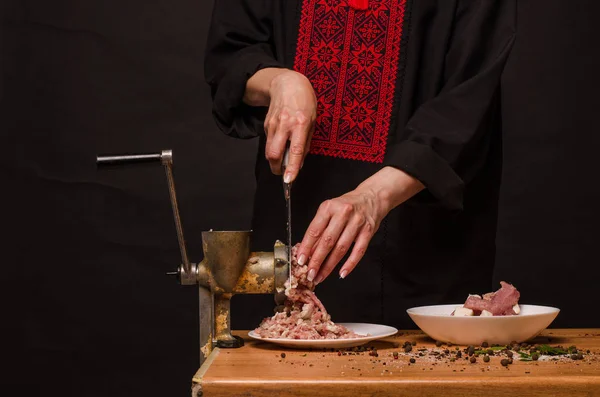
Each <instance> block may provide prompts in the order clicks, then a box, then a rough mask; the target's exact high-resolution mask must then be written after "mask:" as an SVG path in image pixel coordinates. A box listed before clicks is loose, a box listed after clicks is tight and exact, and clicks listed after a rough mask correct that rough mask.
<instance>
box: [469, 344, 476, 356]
mask: <svg viewBox="0 0 600 397" xmlns="http://www.w3.org/2000/svg"><path fill="white" fill-rule="evenodd" d="M467 353H468V354H469V356H472V355H473V353H475V348H474V347H473V346H469V347H467Z"/></svg>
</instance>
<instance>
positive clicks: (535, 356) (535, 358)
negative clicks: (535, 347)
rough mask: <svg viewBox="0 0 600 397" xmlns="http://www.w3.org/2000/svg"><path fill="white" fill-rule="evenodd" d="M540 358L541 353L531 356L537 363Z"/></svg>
mask: <svg viewBox="0 0 600 397" xmlns="http://www.w3.org/2000/svg"><path fill="white" fill-rule="evenodd" d="M539 358H540V354H539V353H533V354H532V355H531V359H532V360H533V361H537V360H539Z"/></svg>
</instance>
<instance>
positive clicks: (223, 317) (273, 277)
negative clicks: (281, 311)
mask: <svg viewBox="0 0 600 397" xmlns="http://www.w3.org/2000/svg"><path fill="white" fill-rule="evenodd" d="M157 162H159V163H161V164H162V165H163V166H164V167H165V171H166V175H167V182H168V187H169V195H170V199H171V206H172V209H173V218H174V220H175V228H176V231H177V239H178V241H179V250H180V252H181V259H182V263H181V265H179V267H178V268H177V270H176V271H175V272H169V273H167V274H169V275H174V276H176V277H177V280H178V282H179V283H180V284H182V285H198V287H199V288H198V289H199V303H200V310H199V315H200V365H202V363H203V362H204V360H206V358H207V357H208V356H209V355H210V353H211V352H212V350H213V348H214V347H215V346H217V347H221V348H236V347H241V346H243V344H244V343H243V340H242V339H241V338H239V337H236V336H233V335H232V334H231V310H230V301H231V297H232V296H233V295H236V294H274V295H275V302H276V303H277V304H278V305H281V304H283V302H284V300H285V295H284V290H285V286H284V284H285V282H286V280H287V278H288V274H289V266H290V264H289V263H288V248H287V246H286V245H285V244H283V243H282V242H281V241H276V242H275V245H274V248H273V251H272V252H251V251H250V241H251V235H252V232H251V231H212V230H211V231H207V232H202V248H203V251H204V259H203V260H202V261H201V262H200V263H199V264H194V263H191V262H190V261H189V259H188V255H187V248H186V245H185V239H184V237H183V228H182V226H181V218H180V216H179V208H178V205H177V196H176V194H175V182H174V180H173V170H172V166H173V152H172V151H171V150H163V151H162V152H160V153H152V154H129V155H104V156H98V158H97V160H96V164H97V165H98V166H99V167H100V166H102V167H106V166H110V165H124V164H135V163H157Z"/></svg>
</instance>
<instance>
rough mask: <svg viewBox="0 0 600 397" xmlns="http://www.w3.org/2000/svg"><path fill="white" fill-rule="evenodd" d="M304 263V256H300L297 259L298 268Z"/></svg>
mask: <svg viewBox="0 0 600 397" xmlns="http://www.w3.org/2000/svg"><path fill="white" fill-rule="evenodd" d="M304 262H306V255H304V254H302V255H300V257H299V258H298V264H299V265H300V266H304Z"/></svg>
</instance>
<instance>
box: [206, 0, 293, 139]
mask: <svg viewBox="0 0 600 397" xmlns="http://www.w3.org/2000/svg"><path fill="white" fill-rule="evenodd" d="M272 9H273V1H272V0H215V5H214V8H213V14H212V20H211V25H210V29H209V33H208V40H207V46H206V53H205V58H204V73H205V78H206V81H207V82H208V84H209V85H210V87H211V94H212V98H213V109H212V112H213V116H214V118H215V121H216V122H217V125H218V126H219V128H220V129H221V130H222V131H223V132H225V133H226V134H227V135H231V136H235V137H238V138H253V137H255V136H257V135H259V133H260V132H261V131H263V127H262V124H263V119H264V115H265V109H260V108H253V107H250V106H247V105H245V104H244V103H243V102H242V99H243V97H244V91H245V89H246V82H247V81H248V79H249V78H250V77H252V75H254V73H256V72H257V71H258V70H260V69H263V68H268V67H278V68H282V67H283V66H282V65H281V64H280V62H278V61H277V60H276V59H275V54H274V50H273V45H272V37H271V35H272V25H273V22H272Z"/></svg>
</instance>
